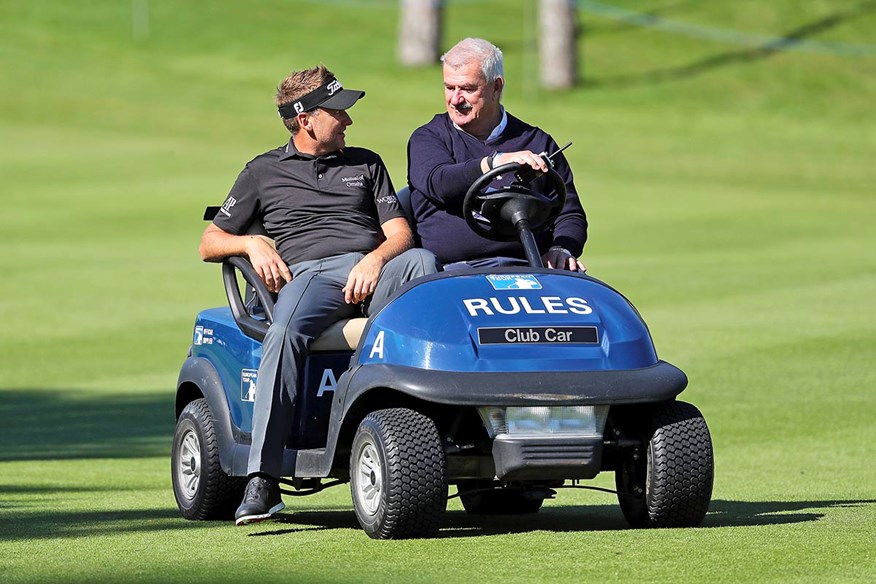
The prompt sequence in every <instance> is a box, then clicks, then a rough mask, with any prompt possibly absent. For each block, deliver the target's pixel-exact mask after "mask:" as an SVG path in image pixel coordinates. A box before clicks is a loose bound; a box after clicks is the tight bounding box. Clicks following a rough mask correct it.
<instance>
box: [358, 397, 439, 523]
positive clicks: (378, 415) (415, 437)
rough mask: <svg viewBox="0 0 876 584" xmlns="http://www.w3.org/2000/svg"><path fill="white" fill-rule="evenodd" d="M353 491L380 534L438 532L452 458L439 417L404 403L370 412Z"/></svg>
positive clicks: (363, 519)
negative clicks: (437, 421)
mask: <svg viewBox="0 0 876 584" xmlns="http://www.w3.org/2000/svg"><path fill="white" fill-rule="evenodd" d="M350 492H351V494H352V496H353V508H354V509H355V511H356V518H357V519H358V520H359V524H360V525H361V526H362V529H364V530H365V533H367V534H368V535H369V536H370V537H372V538H374V539H405V538H413V537H429V536H432V535H434V534H435V533H437V531H438V527H439V524H440V521H441V517H442V515H443V514H444V511H445V510H446V509H447V460H446V458H445V455H444V447H443V445H442V443H441V437H440V436H439V435H438V430H437V429H436V428H435V424H434V422H432V420H431V419H429V418H427V417H426V416H424V415H422V414H420V413H418V412H415V411H413V410H409V409H404V408H394V409H387V410H378V411H375V412H371V413H370V414H368V416H366V417H365V419H364V420H362V423H361V424H359V428H358V429H357V430H356V436H355V438H354V439H353V448H352V452H351V453H350Z"/></svg>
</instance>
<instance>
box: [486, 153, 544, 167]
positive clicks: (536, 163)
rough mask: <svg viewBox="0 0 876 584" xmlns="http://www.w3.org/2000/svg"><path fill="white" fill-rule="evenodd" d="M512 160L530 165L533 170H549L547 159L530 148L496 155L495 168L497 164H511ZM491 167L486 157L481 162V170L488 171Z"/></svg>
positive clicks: (494, 159)
mask: <svg viewBox="0 0 876 584" xmlns="http://www.w3.org/2000/svg"><path fill="white" fill-rule="evenodd" d="M512 162H517V163H519V164H522V165H524V166H528V167H530V168H532V170H535V171H538V172H547V171H548V168H549V166H548V163H547V162H545V159H544V158H542V156H541V155H540V154H536V153H535V152H531V151H529V150H521V151H519V152H502V153H501V154H498V155H496V157H495V158H493V168H496V167H497V166H502V165H503V164H510V163H512ZM489 169H490V167H489V166H488V163H487V159H486V158H484V159H483V162H482V163H481V171H482V172H487V171H488V170H489Z"/></svg>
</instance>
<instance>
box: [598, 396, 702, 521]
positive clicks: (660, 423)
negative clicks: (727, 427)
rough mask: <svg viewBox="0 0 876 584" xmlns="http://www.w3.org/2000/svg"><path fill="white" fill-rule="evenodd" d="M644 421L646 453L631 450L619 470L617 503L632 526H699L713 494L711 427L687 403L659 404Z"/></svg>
mask: <svg viewBox="0 0 876 584" xmlns="http://www.w3.org/2000/svg"><path fill="white" fill-rule="evenodd" d="M640 422H641V423H642V424H643V425H644V426H645V433H644V434H642V437H643V443H644V449H643V451H635V450H634V451H627V452H626V453H625V454H624V456H623V457H622V458H621V460H620V462H619V464H618V468H617V469H616V473H615V483H616V485H617V490H618V502H619V503H620V506H621V510H622V511H623V514H624V517H625V518H626V520H627V522H628V523H629V524H630V525H631V526H632V527H696V526H698V525H700V524H701V523H702V522H703V519H704V518H705V516H706V512H707V511H708V509H709V502H710V500H711V498H712V482H713V480H714V460H713V454H712V439H711V436H710V435H709V428H708V426H706V421H705V420H704V419H703V416H702V414H701V413H700V411H699V410H698V409H697V408H696V407H694V406H692V405H691V404H688V403H685V402H667V403H665V404H661V405H660V406H658V407H657V408H655V409H654V410H653V411H651V412H649V414H648V415H645V416H643V417H642V418H641V419H640Z"/></svg>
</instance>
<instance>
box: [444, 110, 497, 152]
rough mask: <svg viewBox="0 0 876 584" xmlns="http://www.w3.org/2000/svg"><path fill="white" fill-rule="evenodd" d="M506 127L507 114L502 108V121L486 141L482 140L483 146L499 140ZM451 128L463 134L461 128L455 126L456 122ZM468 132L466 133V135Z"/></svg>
mask: <svg viewBox="0 0 876 584" xmlns="http://www.w3.org/2000/svg"><path fill="white" fill-rule="evenodd" d="M507 125H508V112H506V111H505V108H504V107H503V108H502V119H501V120H499V125H498V126H496V127H495V128H493V131H492V132H490V135H489V136H487V139H486V140H484V144H492V143H493V142H496V141H497V140H498V139H499V138H501V137H502V132H504V131H505V127H506V126H507ZM453 127H454V128H456V129H457V130H459V131H460V132H465V130H463V129H462V128H460V127H459V126H457V125H456V122H453ZM467 133H468V132H466V134H467Z"/></svg>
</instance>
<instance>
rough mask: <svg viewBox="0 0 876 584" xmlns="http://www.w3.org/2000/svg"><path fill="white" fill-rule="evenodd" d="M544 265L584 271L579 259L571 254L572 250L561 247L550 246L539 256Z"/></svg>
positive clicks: (571, 270) (585, 267) (585, 269)
mask: <svg viewBox="0 0 876 584" xmlns="http://www.w3.org/2000/svg"><path fill="white" fill-rule="evenodd" d="M541 260H542V261H543V262H544V265H545V266H546V267H548V268H550V269H557V270H569V271H570V272H582V273H583V272H586V271H587V266H585V265H584V264H583V263H582V262H581V260H579V259H578V258H576V257H575V256H573V255H572V252H570V251H569V250H567V249H565V248H562V247H559V246H557V247H552V248H550V249H549V250H548V251H547V253H546V254H544V255H543V256H541Z"/></svg>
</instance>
